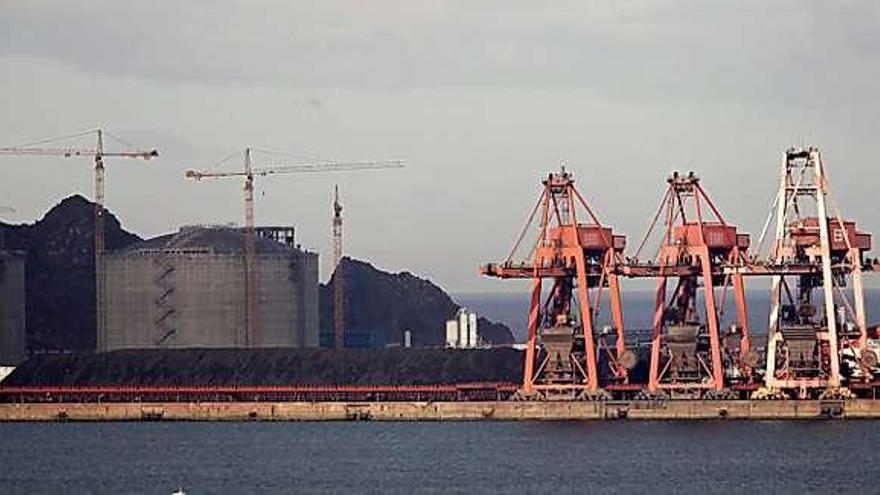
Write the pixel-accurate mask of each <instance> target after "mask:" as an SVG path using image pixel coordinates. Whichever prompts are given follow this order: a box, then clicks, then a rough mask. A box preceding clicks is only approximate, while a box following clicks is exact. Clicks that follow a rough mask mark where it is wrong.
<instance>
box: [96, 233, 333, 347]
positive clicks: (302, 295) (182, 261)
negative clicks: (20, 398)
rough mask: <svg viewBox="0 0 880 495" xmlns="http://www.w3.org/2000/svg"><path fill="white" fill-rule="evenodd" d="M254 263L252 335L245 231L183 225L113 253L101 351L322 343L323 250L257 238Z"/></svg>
mask: <svg viewBox="0 0 880 495" xmlns="http://www.w3.org/2000/svg"><path fill="white" fill-rule="evenodd" d="M255 266H256V273H257V276H256V282H257V295H258V296H257V301H258V313H257V319H256V320H257V324H256V325H255V327H254V331H253V332H251V333H252V335H248V333H247V331H246V319H245V315H246V309H247V308H246V304H247V303H246V300H247V297H246V281H245V279H246V272H245V262H244V234H243V233H242V231H241V230H239V229H234V228H184V229H181V231H180V232H178V233H176V234H171V235H165V236H161V237H158V238H155V239H151V240H148V241H145V242H142V243H138V244H135V245H134V246H131V247H128V248H126V249H124V250H120V251H117V252H114V253H111V254H110V255H109V256H107V258H106V267H107V269H106V273H107V291H106V292H107V295H106V301H105V305H104V307H105V308H106V310H107V325H106V327H107V330H106V336H105V338H99V342H102V343H103V346H102V348H100V349H99V350H112V349H125V348H179V347H245V346H249V347H315V346H317V343H318V304H317V299H318V295H317V291H318V256H317V254H315V253H308V252H305V251H301V250H299V249H296V248H294V247H292V246H289V245H285V244H282V243H279V242H276V241H273V240H270V239H263V238H257V239H256V259H255Z"/></svg>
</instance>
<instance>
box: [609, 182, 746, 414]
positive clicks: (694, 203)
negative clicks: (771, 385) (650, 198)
mask: <svg viewBox="0 0 880 495" xmlns="http://www.w3.org/2000/svg"><path fill="white" fill-rule="evenodd" d="M667 183H668V187H667V190H666V194H665V195H664V197H663V199H662V201H661V202H660V207H659V209H658V210H657V214H656V215H655V217H654V220H653V222H652V224H651V226H650V227H649V229H648V233H646V234H645V237H644V240H643V241H642V243H641V244H640V246H639V248H638V249H637V250H636V253H635V254H634V255H632V256H630V261H629V262H628V263H627V264H626V266H625V267H624V274H625V275H626V276H628V277H636V278H639V277H647V278H657V279H658V282H657V292H656V301H655V313H654V322H653V328H652V336H651V357H650V368H649V379H648V390H647V391H646V392H645V394H646V395H648V396H666V395H673V396H688V397H695V398H724V397H732V393H731V392H730V391H729V390H726V386H727V382H726V381H725V375H727V376H728V377H729V378H735V379H738V380H739V379H748V378H750V376H751V371H752V368H753V367H754V366H755V365H756V364H757V356H756V354H755V353H754V352H752V351H751V349H750V341H749V327H748V316H747V314H746V303H745V289H744V284H743V273H742V271H743V269H744V268H745V267H747V265H748V254H747V250H748V247H749V236H748V235H747V234H741V233H738V232H737V229H736V227H735V226H734V225H731V224H729V223H727V222H726V221H725V220H724V218H723V217H722V216H721V213H720V212H719V211H718V209H717V208H716V207H715V205H714V204H713V203H712V201H711V200H710V199H709V196H708V195H707V194H706V191H705V190H704V189H703V187H702V185H701V184H700V179H699V178H698V177H697V176H696V175H695V174H694V173H693V172H690V173H688V174H686V175H685V174H680V173H678V172H675V173H673V174H672V175H671V176H670V177H669V178H668V179H667ZM661 217H662V218H663V219H664V222H663V227H662V229H660V230H659V231H660V232H661V236H660V239H659V247H658V252H657V255H656V257H655V258H653V259H652V260H651V261H648V262H639V261H638V258H639V255H640V253H641V250H642V248H643V247H644V246H645V245H646V242H647V241H648V240H649V239H650V237H651V236H652V233H654V232H655V227H656V226H657V221H658V220H659V219H660V218H661ZM669 278H673V279H677V285H676V288H675V290H674V292H673V294H672V297H671V298H670V299H669V300H667V281H668V279H669ZM731 284H732V285H733V292H734V299H735V304H736V317H737V319H736V325H735V326H733V327H731V332H730V333H729V334H728V335H727V336H728V337H731V338H730V339H727V340H728V342H727V344H728V345H724V344H725V342H724V341H723V338H724V335H722V332H721V324H722V315H723V305H724V296H725V295H726V293H727V287H728V286H729V285H731ZM700 286H702V289H703V291H702V300H703V301H702V306H703V308H702V311H701V308H700V304H699V303H698V292H699V291H698V289H699V287H700ZM719 287H721V288H722V290H723V293H722V296H721V298H719V296H718V294H716V288H719ZM719 303H720V304H719ZM701 313H702V314H701ZM737 335H738V337H739V339H738V342H737V341H736V338H735V337H736V336H737Z"/></svg>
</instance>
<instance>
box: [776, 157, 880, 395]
mask: <svg viewBox="0 0 880 495" xmlns="http://www.w3.org/2000/svg"><path fill="white" fill-rule="evenodd" d="M829 203H831V204H830V205H829ZM775 207H776V211H775V213H771V217H772V216H775V219H776V229H775V241H774V242H773V243H772V245H771V246H770V252H769V255H768V259H767V260H766V263H767V264H768V266H770V267H771V268H770V269H769V271H770V272H771V273H772V274H773V277H772V287H771V307H770V323H769V325H770V326H769V335H768V342H767V360H766V371H765V379H764V380H765V386H766V387H767V390H764V391H762V392H763V394H764V395H768V394H769V395H770V396H774V395H780V393H782V394H785V393H786V391H788V392H789V393H793V394H796V395H798V396H799V397H801V398H815V397H816V396H820V397H823V398H847V397H848V396H849V395H850V392H849V390H847V389H846V388H843V387H841V385H842V377H841V371H842V370H843V371H845V372H846V373H847V375H848V376H847V378H849V379H850V383H851V384H852V383H856V382H859V381H865V380H868V379H871V378H872V377H874V376H876V374H877V372H878V370H877V368H876V366H877V354H876V352H875V351H874V350H872V349H870V348H869V346H868V328H867V322H866V315H865V300H864V293H863V287H862V271H863V270H871V269H872V267H871V266H868V265H867V264H866V263H865V260H864V259H863V253H864V252H865V251H867V250H869V249H871V235H870V234H868V233H865V232H861V231H859V230H858V229H857V228H856V224H855V222H853V221H851V220H846V219H844V218H842V217H841V215H840V212H839V211H838V210H837V206H836V204H835V203H834V199H833V196H831V189H830V187H829V183H828V178H827V175H826V171H825V164H824V163H823V161H822V155H821V153H820V151H819V149H818V148H815V147H809V148H790V149H788V150H786V152H785V153H784V155H783V159H782V166H781V169H780V181H779V191H778V193H777V197H776V202H775ZM832 212H833V213H832ZM769 224H770V217H768V222H767V224H765V231H766V228H767V226H769ZM762 238H763V234H762ZM792 279H794V280H793V281H792ZM848 282H849V285H850V286H851V287H850V291H849V294H847V291H846V286H847V283H848ZM817 290H818V291H819V292H820V293H821V295H822V297H821V299H822V300H821V304H819V301H817V300H816V298H815V297H814V293H815V292H816V291H817ZM841 358H845V362H841Z"/></svg>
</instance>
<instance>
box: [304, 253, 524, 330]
mask: <svg viewBox="0 0 880 495" xmlns="http://www.w3.org/2000/svg"><path fill="white" fill-rule="evenodd" d="M342 264H343V265H342V266H343V270H342V272H343V273H344V274H345V281H346V284H345V285H346V300H347V302H348V307H347V308H346V309H347V311H346V326H347V328H350V329H352V330H353V331H354V332H358V333H361V334H370V335H372V337H373V338H372V341H373V342H376V341H377V340H378V341H383V340H384V341H387V342H394V343H400V342H402V341H403V332H404V331H405V330H410V331H411V332H412V344H413V346H416V347H418V346H441V345H444V344H445V341H446V333H445V332H446V330H445V328H446V326H445V325H446V320H448V319H450V318H452V317H453V316H454V315H455V312H456V311H458V309H459V305H458V304H456V303H455V301H453V300H452V298H451V297H449V295H448V294H447V293H446V292H444V291H443V289H441V288H440V287H438V286H437V285H435V284H433V283H432V282H431V281H430V280H427V279H423V278H419V277H417V276H415V275H413V274H411V273H409V272H401V273H394V274H393V273H388V272H384V271H382V270H379V269H377V268H375V267H374V266H373V265H371V264H369V263H367V262H364V261H359V260H354V259H351V258H343V260H342ZM335 281H336V274H335V273H334V274H333V277H332V278H331V279H330V282H329V283H328V284H326V285H321V288H320V300H321V323H320V328H321V329H322V330H324V331H331V330H332V328H333V307H334V304H333V284H334V283H335ZM477 326H478V328H479V329H480V336H481V337H482V338H483V340H485V341H487V342H489V343H493V344H509V343H512V342H513V334H512V333H511V332H510V329H508V328H507V327H506V326H505V325H502V324H499V323H493V322H490V321H488V320H486V319H485V318H480V321H479V323H478V324H477Z"/></svg>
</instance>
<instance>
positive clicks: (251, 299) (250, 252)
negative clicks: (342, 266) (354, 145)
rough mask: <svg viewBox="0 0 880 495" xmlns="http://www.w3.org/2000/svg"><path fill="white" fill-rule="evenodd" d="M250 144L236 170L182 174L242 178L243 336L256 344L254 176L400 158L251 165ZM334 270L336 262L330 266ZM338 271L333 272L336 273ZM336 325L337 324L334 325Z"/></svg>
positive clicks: (338, 341)
mask: <svg viewBox="0 0 880 495" xmlns="http://www.w3.org/2000/svg"><path fill="white" fill-rule="evenodd" d="M254 151H255V150H254V149H253V148H245V150H244V168H243V169H242V170H240V171H212V170H187V171H186V172H185V174H184V175H185V177H186V178H187V179H193V180H196V181H201V180H203V179H228V178H239V177H240V178H243V179H244V211H245V214H244V218H245V229H244V232H245V249H244V262H245V298H246V304H245V337H244V340H245V342H244V345H245V346H246V347H252V346H256V345H259V344H258V342H259V338H258V337H259V327H260V323H259V312H258V311H259V307H258V306H259V304H258V303H259V301H258V290H259V283H258V281H257V277H258V269H257V256H256V236H255V233H254V178H256V177H268V176H270V175H281V174H294V173H322V172H344V171H350V170H376V169H386V168H402V167H403V166H404V162H403V161H402V160H367V161H351V162H343V161H330V160H328V161H318V162H312V163H302V162H297V163H291V164H288V165H285V164H283V163H278V162H274V163H273V164H272V165H270V166H260V167H254V164H253V157H252V155H253V152H254ZM334 268H335V269H336V270H338V269H339V266H336V267H334ZM339 275H340V273H337V276H339ZM334 321H344V319H339V318H334ZM336 326H338V325H336ZM343 333H344V329H342V328H334V345H337V346H341V345H342V338H341V335H342V334H343Z"/></svg>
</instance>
